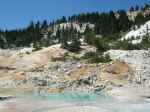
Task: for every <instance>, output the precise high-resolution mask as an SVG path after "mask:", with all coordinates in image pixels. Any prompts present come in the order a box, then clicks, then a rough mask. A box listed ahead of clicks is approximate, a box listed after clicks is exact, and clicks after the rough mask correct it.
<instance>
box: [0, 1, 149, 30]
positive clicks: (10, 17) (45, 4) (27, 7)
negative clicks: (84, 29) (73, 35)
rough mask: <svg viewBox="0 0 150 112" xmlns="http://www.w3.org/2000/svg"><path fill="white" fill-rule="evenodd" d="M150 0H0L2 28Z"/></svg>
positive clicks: (132, 4)
mask: <svg viewBox="0 0 150 112" xmlns="http://www.w3.org/2000/svg"><path fill="white" fill-rule="evenodd" d="M148 2H149V3H150V0H0V28H1V29H6V28H7V29H9V30H10V29H16V28H24V27H26V26H27V25H28V24H29V23H30V21H31V20H33V21H37V20H40V21H42V20H44V19H47V20H49V21H52V20H54V19H57V18H60V17H61V16H69V15H72V14H78V13H82V12H92V11H99V12H103V11H109V10H114V11H115V10H117V9H126V10H128V9H129V8H130V6H135V5H136V4H138V5H144V4H145V3H148Z"/></svg>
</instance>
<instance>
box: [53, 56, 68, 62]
mask: <svg viewBox="0 0 150 112" xmlns="http://www.w3.org/2000/svg"><path fill="white" fill-rule="evenodd" d="M66 60H67V59H66V57H52V58H51V61H52V62H57V61H62V62H65V61H66Z"/></svg>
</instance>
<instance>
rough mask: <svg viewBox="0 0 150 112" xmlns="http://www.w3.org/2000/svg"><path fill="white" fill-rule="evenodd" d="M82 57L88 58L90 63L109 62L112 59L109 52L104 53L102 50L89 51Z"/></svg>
mask: <svg viewBox="0 0 150 112" xmlns="http://www.w3.org/2000/svg"><path fill="white" fill-rule="evenodd" d="M82 59H87V60H88V62H90V63H107V62H110V61H111V59H110V56H109V55H108V54H105V55H104V54H102V53H100V52H87V53H86V54H85V55H84V56H83V57H82Z"/></svg>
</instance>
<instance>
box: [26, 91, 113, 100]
mask: <svg viewBox="0 0 150 112" xmlns="http://www.w3.org/2000/svg"><path fill="white" fill-rule="evenodd" d="M26 97H31V98H33V99H39V100H55V101H60V100H61V101H67V102H89V101H101V100H104V99H108V98H109V99H110V98H111V97H110V96H106V95H104V94H99V93H55V94H30V95H26Z"/></svg>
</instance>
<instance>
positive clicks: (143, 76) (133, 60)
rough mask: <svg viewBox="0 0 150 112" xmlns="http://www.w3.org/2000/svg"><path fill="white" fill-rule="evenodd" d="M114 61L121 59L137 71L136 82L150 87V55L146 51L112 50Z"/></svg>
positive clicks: (110, 52) (111, 55)
mask: <svg viewBox="0 0 150 112" xmlns="http://www.w3.org/2000/svg"><path fill="white" fill-rule="evenodd" d="M108 53H109V55H110V57H111V58H112V59H114V60H115V59H119V60H121V61H124V62H126V63H127V64H129V65H130V66H131V67H132V68H133V69H134V70H135V71H136V80H137V81H140V82H142V83H143V84H145V86H150V83H149V82H150V66H149V65H150V53H149V51H146V50H132V51H123V50H110V51H108Z"/></svg>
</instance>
